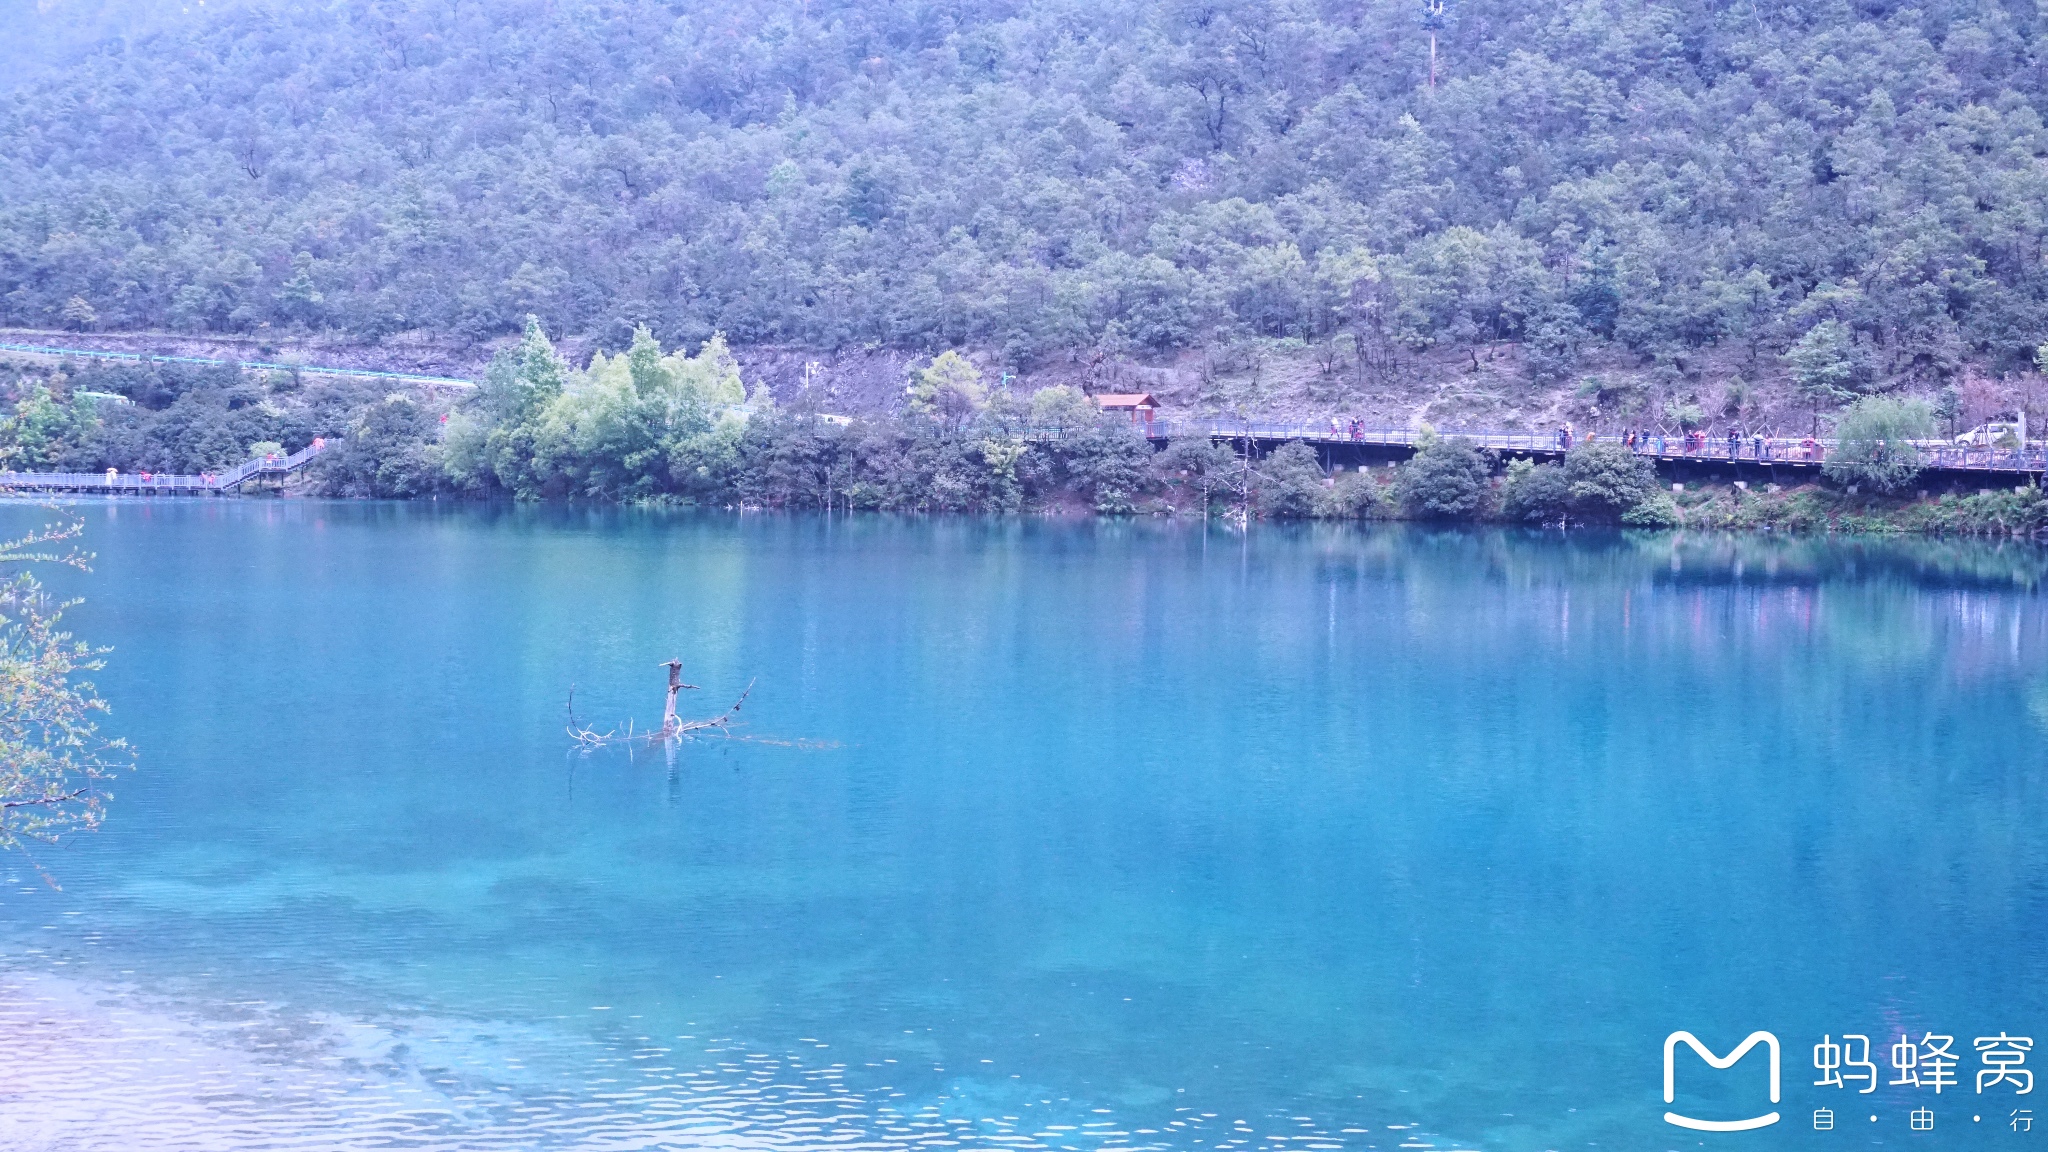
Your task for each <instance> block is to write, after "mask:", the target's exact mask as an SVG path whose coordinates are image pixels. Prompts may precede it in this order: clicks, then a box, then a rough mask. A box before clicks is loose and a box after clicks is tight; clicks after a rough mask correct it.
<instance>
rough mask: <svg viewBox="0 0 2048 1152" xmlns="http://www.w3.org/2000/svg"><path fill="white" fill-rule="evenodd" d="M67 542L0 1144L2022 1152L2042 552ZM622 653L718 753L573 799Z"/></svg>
mask: <svg viewBox="0 0 2048 1152" xmlns="http://www.w3.org/2000/svg"><path fill="white" fill-rule="evenodd" d="M79 510H80V512H81V514H82V515H83V516H84V518H85V520H86V523H87V528H88V541H87V542H88V544H89V546H90V547H92V548H94V549H95V550H97V552H98V554H99V561H98V564H97V568H96V571H95V572H94V573H93V574H92V575H90V576H84V577H77V578H73V577H70V576H65V577H62V578H59V577H57V576H52V577H51V579H52V580H53V581H55V582H57V583H59V584H61V585H62V586H64V587H65V588H66V589H68V590H73V591H75V592H76V593H77V594H80V595H83V596H86V597H87V598H88V600H87V602H86V603H85V604H84V605H82V606H81V607H79V608H77V609H75V610H74V612H73V614H72V617H71V623H72V625H73V626H74V628H75V629H76V630H77V631H78V632H79V633H80V634H81V635H83V636H85V637H87V638H89V639H90V640H92V641H94V642H96V643H104V644H110V645H113V646H114V648H115V651H114V653H113V655H112V657H111V663H110V665H109V667H108V668H107V670H106V672H105V673H104V674H103V675H102V676H101V677H100V682H101V685H102V688H103V691H104V693H105V695H106V696H107V697H108V698H109V699H110V700H111V701H112V702H113V703H114V705H115V707H116V713H115V716H114V718H113V720H112V722H111V727H112V728H113V729H114V730H116V731H118V732H120V733H122V734H124V735H127V736H128V737H129V738H131V739H132V740H133V741H134V743H135V744H136V745H137V746H138V747H139V749H140V752H141V763H142V769H141V771H139V772H138V773H136V774H135V775H134V776H133V777H132V778H131V779H127V780H124V781H123V782H122V783H121V784H120V786H119V787H118V788H117V790H116V799H115V801H114V803H113V805H112V808H111V818H110V819H109V821H108V823H107V825H106V827H105V828H104V829H103V830H102V831H101V832H100V833H98V834H96V835H93V836H89V837H84V838H80V839H78V840H77V841H75V842H74V843H72V844H70V845H69V846H67V847H64V848H61V849H58V850H55V851H50V852H47V853H45V854H44V855H43V856H42V857H41V858H40V860H41V863H42V865H43V867H44V868H46V869H47V870H48V872H49V873H50V875H51V876H52V877H53V878H54V879H55V880H57V881H58V882H59V883H61V885H62V889H61V890H55V889H53V888H51V887H49V886H47V885H45V884H43V883H42V882H41V881H39V880H38V879H37V878H36V875H35V872H34V870H33V869H32V868H30V867H28V866H27V865H26V864H25V863H23V862H21V861H20V860H18V859H16V860H11V861H10V860H0V880H5V881H6V883H5V885H4V887H0V1147H8V1148H59V1147H61V1148H67V1149H68V1148H124V1149H125V1148H284V1147H298V1148H340V1147H348V1148H354V1147H426V1148H451V1149H452V1148H492V1149H496V1148H506V1149H526V1148H533V1149H553V1148H579V1149H582V1148H591V1149H596V1148H658V1147H675V1148H685V1147H688V1148H697V1147H707V1146H716V1147H720V1148H755V1147H761V1148H767V1147H774V1148H819V1147H827V1146H830V1147H850V1148H861V1149H914V1148H936V1149H943V1148H953V1147H964V1148H1004V1147H1009V1148H1049V1149H1078V1150H1083V1152H1096V1150H1100V1149H1218V1148H1222V1149H1233V1150H1237V1149H1266V1150H1276V1152H1277V1150H1286V1149H1313V1150H1318V1152H1322V1150H1328V1149H1339V1148H1342V1149H1388V1150H1391V1149H1396V1148H1435V1149H1483V1150H1496V1149H1498V1150H1507V1149H1537V1150H1540V1149H1567V1148H1571V1149H1583V1148H1609V1149H1651V1148H1695V1147H1700V1146H1703V1145H1704V1146H1707V1147H1717V1148H1734V1149H1748V1148H1757V1149H1762V1148H1779V1147H1787V1148H1791V1147H1796V1148H1829V1147H1841V1148H1847V1147H1858V1148H1862V1147H1870V1146H1873V1145H1879V1144H1883V1145H1893V1146H1901V1145H1903V1146H1911V1147H1927V1148H1933V1147H1942V1148H1956V1147H1980V1146H1981V1147H1987V1148H1989V1147H2001V1148H2002V1147H2014V1148H2023V1147H2027V1146H2029V1144H2030V1143H2031V1141H2033V1140H2039V1141H2043V1142H2048V1107H2044V1108H2042V1109H2040V1110H2039V1112H2040V1113H2041V1115H2042V1117H2043V1122H2042V1127H2043V1129H2044V1130H2043V1131H2041V1132H2038V1133H2030V1132H2019V1131H2013V1130H2011V1129H2012V1128H2013V1127H2014V1126H2015V1125H2016V1123H2017V1121H2018V1120H2019V1117H2018V1116H2017V1115H2016V1113H2018V1112H2019V1111H2020V1110H2022V1109H2028V1108H2029V1105H2030V1102H2031V1100H2033V1099H2035V1098H2037V1097H2035V1096H2019V1095H2016V1094H2015V1092H2014V1088H2015V1084H2014V1083H2012V1082H2006V1083H1998V1084H1993V1085H1992V1086H1991V1087H1990V1088H1988V1089H1986V1090H1985V1091H1984V1092H1983V1093H1981V1094H1980V1093H1978V1092H1977V1091H1975V1087H1976V1081H1975V1077H1976V1073H1977V1072H1978V1071H1979V1070H1980V1069H1981V1068H1983V1067H1984V1065H1983V1064H1982V1063H1981V1062H1980V1060H1979V1056H1978V1053H1977V1051H1976V1050H1975V1049H1974V1047H1973V1042H1974V1040H1975V1038H1976V1037H1979V1036H1991V1035H1994V1034H1998V1033H2005V1034H2009V1035H2012V1036H2025V1037H2029V1038H2032V1037H2040V1038H2041V1039H2042V1040H2043V1041H2044V1043H2048V1011H2044V1010H2048V992H2044V984H2043V976H2044V975H2048V948H2044V944H2048V786H2044V770H2048V614H2044V612H2043V610H2042V607H2043V606H2042V598H2041V595H2040V593H2039V591H2038V588H2039V584H2038V581H2040V580H2042V579H2043V578H2044V577H2048V554H2044V553H2043V552H2042V551H2040V550H2039V549H2035V548H2031V547H2025V546H2017V545H2003V546H1998V545H1954V546H1937V545H1927V544H1917V543H1906V544H1880V543H1863V544H1858V543H1845V542H1835V543H1827V542H1811V541H1783V540H1776V541H1774V540H1769V539H1757V538H1727V537H1704V538H1700V537H1682V536H1669V535H1662V536H1647V537H1642V538H1624V537H1617V536H1590V535H1589V536H1573V537H1559V536H1555V535H1553V536H1547V537H1546V536H1538V535H1516V534H1501V533H1432V532H1425V531H1416V530H1409V529H1387V530H1363V529H1356V528H1349V527H1343V528H1339V527H1309V528H1286V527H1265V528H1254V529H1253V530H1252V531H1251V532H1250V533H1248V534H1241V533H1237V532H1234V531H1229V530H1225V529H1222V528H1208V529H1205V528H1204V527H1203V526H1201V525H1199V524H1197V525H1187V524H1178V525H1176V524H1162V523H1155V522H1137V523H1116V522H1111V523H1060V522H1041V521H1029V522H993V521H974V520H965V519H954V520H894V519H887V518H880V517H870V518H855V519H852V520H845V519H839V520H827V519H819V518H809V519H805V518H781V517H731V516H724V515H692V514H684V513H677V514H660V513H648V512H634V511H621V510H609V511H589V512H586V511H565V510H535V509H510V508H450V507H445V506H432V505H413V506H393V505H376V504H368V505H360V504H323V503H300V502H263V501H254V500H251V501H241V502H231V501H220V502H205V503H200V502H193V503H189V504H175V503H169V502H158V503H146V504H145V503H124V504H117V505H109V504H86V505H81V506H79ZM35 515H36V511H35V510H34V509H32V508H24V507H20V506H15V507H10V508H6V509H4V510H0V520H4V522H5V524H6V525H9V526H25V525H26V524H28V523H29V522H31V520H32V518H33V517H34V516H35ZM671 655H680V656H681V657H682V658H683V659H684V661H685V667H686V674H687V678H688V679H689V680H690V681H691V682H692V683H694V684H699V685H702V686H703V688H702V691H700V692H695V693H687V694H686V695H687V696H688V699H687V700H686V702H685V705H686V706H685V712H686V714H692V715H711V714H714V713H716V712H717V711H719V710H720V709H722V708H723V707H724V706H725V705H726V704H728V703H730V702H731V701H732V700H733V699H734V698H735V697H737V696H738V695H739V694H740V692H741V691H742V690H744V689H745V688H746V687H747V685H748V684H749V683H750V682H751V683H752V684H753V685H754V687H753V691H752V695H751V697H750V698H749V700H748V703H747V706H746V709H745V711H744V712H743V713H742V715H743V717H744V718H745V720H746V722H747V724H746V727H745V729H744V730H743V731H744V733H745V734H747V735H748V736H750V737H753V739H749V740H722V739H706V740H698V741H695V742H693V743H688V744H685V745H683V746H681V747H680V748H678V749H675V750H674V752H673V754H672V755H665V754H664V752H663V751H662V750H661V749H659V748H656V749H652V750H646V749H643V750H641V751H639V752H637V753H632V754H629V753H628V752H626V751H624V750H603V751H599V752H596V753H593V754H587V755H585V754H578V753H576V752H573V751H572V749H571V743H570V741H569V739H568V737H567V736H566V735H565V733H564V721H565V703H566V701H567V698H568V695H569V693H570V690H571V688H572V686H573V688H574V690H575V693H576V705H577V713H578V714H579V716H580V717H582V718H583V719H585V720H586V721H589V722H593V723H597V724H600V725H604V726H609V725H610V724H612V723H614V722H624V721H626V720H627V719H629V718H630V719H632V720H633V721H634V722H636V723H637V724H639V725H643V726H644V725H646V724H649V723H651V722H658V720H659V716H660V711H661V688H662V683H663V677H664V673H663V671H662V670H661V669H660V668H658V667H657V664H658V663H659V662H660V661H662V660H664V659H667V658H668V657H670V656H671ZM1680 1029H1684V1030H1688V1031H1690V1032H1692V1033H1694V1034H1696V1035H1697V1036H1698V1037H1699V1038H1700V1040H1701V1041H1702V1042H1703V1043H1704V1044H1706V1045H1708V1046H1709V1047H1711V1048H1712V1049H1713V1050H1714V1051H1716V1052H1720V1053H1725V1052H1727V1051H1728V1050H1729V1049H1730V1048H1732V1047H1733V1046H1734V1045H1735V1044H1736V1043H1737V1042H1738V1041H1740V1040H1741V1039H1742V1038H1743V1037H1744V1036H1746V1035H1748V1034H1749V1033H1750V1032H1752V1031H1755V1030H1760V1029H1761V1030H1768V1031H1770V1032H1771V1033H1772V1034H1773V1035H1774V1036H1775V1037H1776V1038H1778V1039H1779V1040H1780V1041H1781V1043H1782V1058H1783V1072H1782V1080H1783V1086H1782V1101H1781V1102H1780V1103H1778V1104H1775V1105H1773V1104H1769V1103H1767V1102H1766V1093H1767V1090H1768V1089H1767V1085H1766V1076H1765V1073H1764V1071H1763V1068H1764V1064H1763V1058H1762V1049H1759V1050H1758V1051H1757V1053H1755V1054H1753V1055H1752V1056H1750V1057H1747V1058H1745V1060H1744V1061H1743V1062H1742V1063H1740V1064H1738V1065H1737V1066H1736V1067H1735V1068H1733V1069H1730V1070H1729V1071H1726V1072H1714V1071H1712V1070H1710V1069H1708V1067H1707V1066H1706V1065H1705V1064H1704V1063H1703V1062H1701V1061H1700V1060H1699V1059H1698V1058H1697V1057H1696V1056H1693V1055H1691V1054H1690V1053H1689V1051H1687V1050H1685V1049H1680V1053H1681V1057H1682V1058H1681V1060H1680V1061H1679V1063H1678V1064H1677V1065H1676V1067H1677V1075H1678V1077H1679V1079H1680V1080H1681V1081H1682V1083H1681V1084H1680V1085H1679V1090H1678V1091H1679V1094H1678V1096H1677V1099H1676V1102H1675V1103H1673V1104H1668V1105H1667V1104H1666V1103H1665V1101H1664V1098H1663V1094H1662V1063H1661V1053H1662V1046H1663V1044H1664V1042H1665V1040H1666V1037H1667V1036H1668V1035H1669V1034H1671V1033H1673V1032H1674V1031H1677V1030H1680ZM1845 1033H1848V1034H1860V1035H1867V1036H1869V1037H1870V1038H1871V1040H1872V1049H1873V1051H1872V1057H1871V1058H1872V1060H1873V1061H1874V1062H1875V1064H1876V1070H1877V1071H1878V1072H1879V1073H1880V1076H1879V1080H1880V1083H1879V1084H1878V1086H1877V1087H1876V1090H1875V1091H1874V1092H1871V1093H1869V1094H1863V1093H1860V1092H1858V1091H1857V1089H1856V1088H1855V1087H1853V1086H1852V1087H1845V1088H1837V1087H1833V1086H1816V1085H1815V1084H1814V1083H1813V1082H1814V1081H1815V1080H1816V1079H1818V1078H1821V1077H1820V1074H1819V1073H1818V1072H1817V1071H1816V1069H1815V1064H1814V1047H1815V1045H1816V1044H1819V1043H1821V1042H1822V1038H1823V1036H1827V1037H1829V1038H1830V1039H1831V1041H1833V1042H1839V1041H1840V1038H1841V1037H1842V1036H1843V1034H1845ZM1901 1033H1906V1034H1909V1035H1910V1036H1912V1037H1913V1038H1914V1039H1915V1040H1918V1039H1920V1038H1922V1037H1925V1036H1927V1035H1929V1034H1934V1035H1935V1036H1937V1037H1938V1036H1940V1035H1952V1036H1954V1037H1955V1041H1954V1044H1953V1049H1952V1050H1953V1052H1954V1053H1955V1055H1956V1057H1957V1059H1958V1064H1957V1065H1956V1067H1955V1072H1954V1074H1955V1076H1956V1079H1957V1080H1958V1081H1959V1083H1958V1084H1956V1085H1954V1086H1947V1087H1945V1088H1944V1090H1943V1091H1941V1092H1938V1093H1937V1092H1935V1091H1934V1090H1933V1089H1932V1088H1931V1087H1916V1086H1913V1085H1910V1084H1908V1085H1904V1086H1899V1085H1893V1084H1890V1083H1889V1081H1890V1080H1891V1079H1893V1078H1894V1076H1895V1075H1896V1073H1895V1072H1894V1069H1893V1067H1892V1063H1891V1061H1890V1060H1889V1058H1888V1056H1889V1053H1890V1050H1891V1047H1892V1045H1893V1044H1894V1043H1895V1042H1896V1041H1897V1039H1898V1038H1899V1036H1900V1034H1901ZM2035 1065H2041V1066H2044V1067H2048V1052H2041V1051H2035V1052H2032V1053H2030V1054H2029V1055H2028V1056H2027V1058H2026V1067H2028V1068H2030V1069H2031V1068H2032V1067H2034V1066H2035ZM2038 1098H2039V1099H2041V1100H2042V1101H2043V1103H2044V1105H2048V1093H2042V1094H2040V1095H2039V1096H2038ZM1821 1108H1827V1109H1829V1110H1830V1111H1832V1112H1833V1113H1835V1116H1834V1121H1835V1123H1834V1126H1833V1127H1832V1128H1830V1129H1827V1130H1822V1131H1816V1130H1815V1129H1814V1120H1813V1115H1814V1112H1815V1110H1816V1109H1821ZM1922 1108H1924V1109H1926V1110H1928V1111H1929V1112H1930V1113H1931V1114H1932V1122H1933V1123H1934V1124H1935V1125H1936V1128H1935V1130H1934V1132H1933V1134H1932V1135H1930V1134H1928V1133H1925V1132H1916V1131H1913V1130H1911V1128H1910V1114H1911V1112H1912V1111H1913V1110H1915V1109H1922ZM1672 1109H1677V1110H1679V1111H1681V1112H1683V1113H1684V1114H1687V1115H1691V1116H1696V1117H1718V1118H1740V1117H1747V1116H1750V1115H1752V1114H1756V1113H1759V1112H1762V1111H1764V1110H1766V1109H1770V1110H1775V1111H1777V1112H1779V1113H1781V1114H1782V1119H1781V1121H1780V1122H1779V1123H1777V1124H1775V1125H1772V1126H1771V1127H1769V1128H1765V1129H1761V1130H1758V1131H1755V1132H1751V1133H1746V1134H1738V1135H1718V1134H1717V1135H1706V1134H1701V1133H1697V1132H1692V1131H1687V1130H1682V1129H1680V1128H1677V1127H1673V1126H1671V1125H1669V1124H1667V1123H1666V1122H1665V1121H1664V1120H1663V1116H1664V1113H1665V1112H1666V1111H1667V1110H1672ZM1872 1116H1875V1117H1877V1119H1875V1120H1872V1119H1871V1118H1870V1117H1872ZM1973 1117H1976V1118H1975V1119H1973Z"/></svg>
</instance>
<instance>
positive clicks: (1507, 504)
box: [1500, 460, 1572, 524]
mask: <svg viewBox="0 0 2048 1152" xmlns="http://www.w3.org/2000/svg"><path fill="white" fill-rule="evenodd" d="M1571 504H1572V485H1571V481H1569V480H1567V479H1565V475H1564V469H1562V468H1560V467H1558V466H1557V465H1555V464H1538V463H1536V462H1535V461H1533V460H1516V461H1514V462H1512V463H1510V464H1509V465H1508V476H1507V481H1506V482H1505V483H1504V484H1502V485H1501V497H1500V514H1501V516H1502V518H1504V519H1507V520H1514V521H1518V522H1521V523H1526V524H1550V523H1554V522H1556V521H1559V520H1563V519H1565V518H1566V516H1567V515H1568V514H1569V513H1570V511H1571Z"/></svg>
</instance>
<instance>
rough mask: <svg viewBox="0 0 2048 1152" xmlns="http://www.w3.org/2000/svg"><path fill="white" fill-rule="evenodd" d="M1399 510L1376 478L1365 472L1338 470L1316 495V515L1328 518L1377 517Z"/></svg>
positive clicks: (1365, 518) (1373, 518)
mask: <svg viewBox="0 0 2048 1152" xmlns="http://www.w3.org/2000/svg"><path fill="white" fill-rule="evenodd" d="M1396 511H1398V509H1397V508H1396V507H1395V506H1394V504H1393V502H1392V501H1391V500H1390V499H1389V498H1388V494H1387V492H1386V489H1385V488H1384V487H1383V486H1382V485H1381V484H1380V482H1379V481H1377V480H1375V479H1373V478H1372V476H1371V475H1370V474H1369V473H1365V472H1340V473H1338V474H1337V482H1336V483H1335V484H1332V485H1330V486H1329V487H1328V488H1325V489H1323V491H1322V492H1321V493H1320V494H1319V495H1318V496H1317V497H1316V513H1315V514H1316V515H1318V516H1321V517H1325V518H1327V519H1331V520H1377V519H1381V518H1383V517H1387V516H1391V515H1393V514H1394V513H1395V512H1396Z"/></svg>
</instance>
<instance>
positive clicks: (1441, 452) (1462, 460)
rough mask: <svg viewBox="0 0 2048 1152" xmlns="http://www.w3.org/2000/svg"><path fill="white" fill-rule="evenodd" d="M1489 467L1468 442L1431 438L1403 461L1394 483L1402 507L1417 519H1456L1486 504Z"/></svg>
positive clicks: (1471, 515) (1477, 510) (1463, 517)
mask: <svg viewBox="0 0 2048 1152" xmlns="http://www.w3.org/2000/svg"><path fill="white" fill-rule="evenodd" d="M1491 472H1492V469H1491V468H1489V467H1488V465H1487V460H1486V457H1485V456H1484V455H1482V454H1481V453H1480V452H1479V450H1478V449H1477V448H1474V447H1473V446H1472V444H1471V442H1470V441H1467V440H1460V439H1456V438H1448V439H1437V440H1430V441H1429V442H1427V443H1425V444H1424V445H1423V446H1422V447H1421V448H1418V449H1416V452H1415V455H1414V456H1412V457H1410V458H1409V460H1408V462H1407V463H1406V464H1403V465H1401V472H1400V477H1399V479H1398V480H1397V481H1396V482H1395V484H1396V489H1397V491H1398V493H1399V496H1400V500H1401V510H1402V511H1403V512H1406V513H1407V514H1408V515H1410V516H1412V517H1415V518H1416V519H1418V520H1458V519H1469V518H1471V517H1474V516H1477V515H1478V514H1479V513H1480V512H1481V511H1482V510H1483V509H1484V508H1485V507H1486V497H1487V492H1488V488H1489V484H1488V479H1489V477H1490V474H1491Z"/></svg>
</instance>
